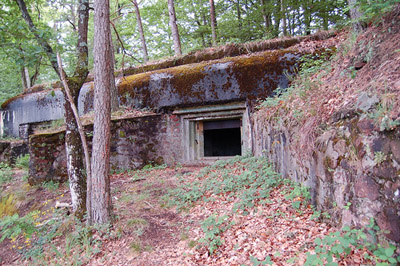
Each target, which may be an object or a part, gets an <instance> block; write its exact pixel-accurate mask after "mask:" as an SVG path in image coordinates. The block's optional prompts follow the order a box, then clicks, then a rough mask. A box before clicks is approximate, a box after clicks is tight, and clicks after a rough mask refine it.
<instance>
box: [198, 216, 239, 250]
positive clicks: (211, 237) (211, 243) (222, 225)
mask: <svg viewBox="0 0 400 266" xmlns="http://www.w3.org/2000/svg"><path fill="white" fill-rule="evenodd" d="M228 218H229V217H228V216H227V215H224V216H221V217H217V216H216V215H215V214H213V215H211V216H210V217H208V218H207V219H206V220H204V221H203V222H202V224H201V229H202V230H203V232H204V234H205V235H204V237H203V238H201V239H200V240H199V242H200V243H204V244H206V245H207V247H208V251H209V252H210V254H213V253H214V251H215V250H216V249H217V248H218V247H219V246H221V245H222V243H223V242H222V240H221V237H220V234H222V233H223V232H225V231H226V230H227V229H229V227H230V226H231V223H229V221H228Z"/></svg>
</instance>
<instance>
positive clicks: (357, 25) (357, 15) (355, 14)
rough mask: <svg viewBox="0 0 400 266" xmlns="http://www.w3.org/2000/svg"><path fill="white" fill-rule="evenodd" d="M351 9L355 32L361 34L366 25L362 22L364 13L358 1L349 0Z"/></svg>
mask: <svg viewBox="0 0 400 266" xmlns="http://www.w3.org/2000/svg"><path fill="white" fill-rule="evenodd" d="M348 3H349V7H350V17H351V20H352V22H353V30H354V31H355V32H360V31H362V30H364V29H365V28H366V25H365V23H364V22H363V21H361V17H362V15H363V14H362V13H361V11H360V8H359V6H358V3H357V0H348Z"/></svg>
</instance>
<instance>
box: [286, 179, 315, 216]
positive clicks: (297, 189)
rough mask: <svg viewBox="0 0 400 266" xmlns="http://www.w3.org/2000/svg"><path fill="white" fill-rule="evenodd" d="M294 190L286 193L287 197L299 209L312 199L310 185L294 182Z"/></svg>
mask: <svg viewBox="0 0 400 266" xmlns="http://www.w3.org/2000/svg"><path fill="white" fill-rule="evenodd" d="M292 185H293V189H292V191H291V192H290V193H289V194H288V195H286V199H289V200H292V207H293V208H295V209H297V210H299V209H300V206H301V205H302V204H306V203H307V202H308V201H309V200H310V199H311V194H310V191H309V189H308V187H305V186H302V185H300V184H297V183H293V182H292Z"/></svg>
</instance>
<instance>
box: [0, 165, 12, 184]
mask: <svg viewBox="0 0 400 266" xmlns="http://www.w3.org/2000/svg"><path fill="white" fill-rule="evenodd" d="M12 179H13V172H12V169H11V167H10V166H9V165H8V164H7V163H0V185H3V184H6V183H9V182H10V181H11V180H12Z"/></svg>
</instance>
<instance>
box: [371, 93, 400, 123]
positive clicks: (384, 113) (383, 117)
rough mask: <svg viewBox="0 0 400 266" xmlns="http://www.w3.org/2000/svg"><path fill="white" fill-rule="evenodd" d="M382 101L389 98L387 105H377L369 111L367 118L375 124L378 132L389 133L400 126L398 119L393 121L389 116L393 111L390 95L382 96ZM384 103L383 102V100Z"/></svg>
mask: <svg viewBox="0 0 400 266" xmlns="http://www.w3.org/2000/svg"><path fill="white" fill-rule="evenodd" d="M381 97H382V98H383V99H385V98H386V97H388V98H389V100H387V101H388V103H382V102H381V103H379V104H378V105H377V106H376V108H375V109H374V110H373V111H371V112H370V113H369V114H368V116H369V118H371V119H373V120H374V122H375V124H376V125H377V126H378V127H379V130H380V131H391V130H394V129H395V128H396V127H397V126H399V125H400V119H395V120H394V119H393V118H392V117H391V116H390V112H391V111H392V109H393V104H392V103H391V99H390V98H391V97H392V94H384V95H382V96H381ZM384 101H385V100H384Z"/></svg>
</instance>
